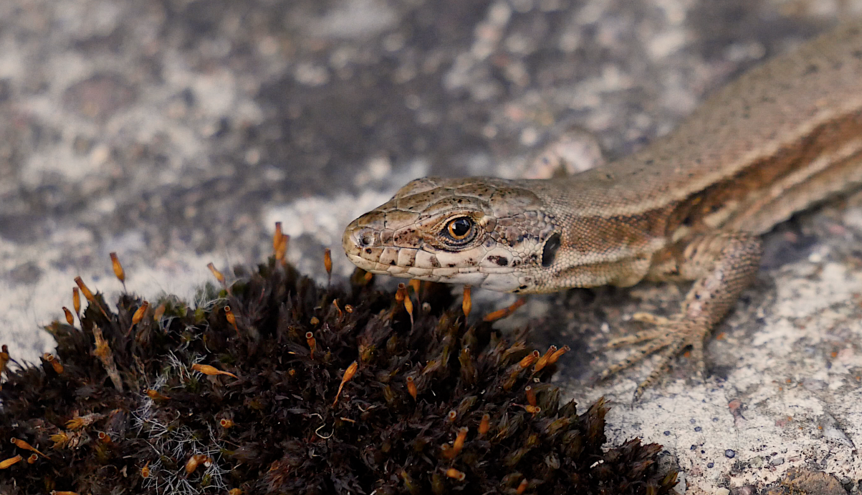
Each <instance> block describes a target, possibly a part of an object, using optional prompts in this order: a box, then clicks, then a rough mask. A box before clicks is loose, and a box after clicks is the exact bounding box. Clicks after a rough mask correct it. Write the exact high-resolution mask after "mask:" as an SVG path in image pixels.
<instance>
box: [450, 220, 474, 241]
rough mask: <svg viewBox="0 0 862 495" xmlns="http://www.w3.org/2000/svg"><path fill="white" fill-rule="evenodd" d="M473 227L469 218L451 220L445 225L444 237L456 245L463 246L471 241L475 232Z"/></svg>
mask: <svg viewBox="0 0 862 495" xmlns="http://www.w3.org/2000/svg"><path fill="white" fill-rule="evenodd" d="M473 226H474V224H473V220H472V219H471V218H470V217H458V218H453V219H452V220H449V223H447V224H446V228H445V229H444V235H446V237H448V238H449V239H451V240H453V241H455V242H456V243H458V244H463V243H466V242H469V241H470V240H471V239H472V237H473V234H474V232H475V229H474V228H473Z"/></svg>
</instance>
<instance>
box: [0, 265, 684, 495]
mask: <svg viewBox="0 0 862 495" xmlns="http://www.w3.org/2000/svg"><path fill="white" fill-rule="evenodd" d="M235 275H236V277H237V280H238V281H237V282H236V283H234V284H233V285H232V286H230V287H229V289H230V290H229V291H228V290H226V289H227V287H224V288H217V287H215V286H212V285H209V286H205V287H204V288H203V289H201V291H200V292H199V293H198V295H197V296H196V300H197V301H199V303H198V305H197V306H196V307H194V306H191V305H189V304H187V303H185V302H183V301H180V300H179V299H177V298H175V297H170V296H169V297H164V298H162V299H161V300H159V301H155V302H151V303H149V304H147V305H146V306H144V308H145V309H143V310H141V307H142V305H144V301H143V300H142V299H141V298H140V297H137V296H134V295H131V294H123V295H121V296H120V297H119V299H118V300H117V301H116V304H115V305H114V306H113V307H115V308H116V310H113V311H112V310H111V307H112V306H111V305H109V304H107V303H106V301H104V299H103V298H102V296H101V295H100V294H95V295H91V297H90V299H91V300H90V302H89V304H88V306H87V308H86V310H84V312H83V313H82V314H81V317H80V319H79V322H78V324H77V325H72V324H67V323H60V322H54V323H53V324H51V325H50V326H49V327H48V331H49V332H51V334H52V335H53V336H54V338H55V339H56V341H57V351H56V356H45V358H44V359H42V361H41V363H39V364H37V365H29V364H24V365H21V366H9V367H7V370H6V371H5V376H6V380H5V382H4V383H3V384H2V390H0V400H2V411H0V438H3V439H7V438H14V439H16V440H17V441H18V443H13V442H8V441H4V442H0V461H2V460H4V459H13V458H15V456H17V455H21V457H22V460H21V461H20V462H17V463H14V464H12V465H10V466H9V467H7V468H6V469H5V470H2V471H0V492H2V493H9V494H18V493H46V492H50V491H51V490H58V491H64V490H68V491H75V492H77V493H82V494H83V493H92V494H109V493H112V494H115V493H141V492H145V493H225V492H227V491H228V490H231V489H233V490H237V489H240V490H242V493H248V494H250V493H274V494H275V493H278V494H292V493H296V494H300V493H302V494H330V493H366V494H367V493H372V492H374V493H377V494H380V495H382V494H396V493H398V494H400V493H410V494H420V493H422V494H425V493H431V494H441V493H454V492H463V493H513V494H514V493H547V494H557V493H559V494H663V493H669V491H670V488H671V487H672V486H673V485H674V484H675V478H676V473H675V472H671V473H668V474H665V473H662V472H659V470H658V468H657V466H656V462H657V455H658V453H659V450H660V446H658V445H655V444H651V445H642V444H641V443H640V442H639V441H638V440H631V441H629V442H627V443H625V444H624V445H622V446H619V447H614V448H610V449H608V450H606V451H604V450H602V445H603V444H604V443H605V435H604V426H605V423H604V416H605V413H606V412H607V409H606V407H605V406H604V404H603V402H602V401H599V402H598V403H596V404H593V405H592V406H591V407H589V408H588V409H587V410H586V411H585V412H583V413H581V414H578V413H577V410H576V407H575V404H574V403H571V402H570V403H567V404H560V390H559V389H558V388H557V387H555V386H553V385H551V384H550V383H549V378H550V377H551V375H552V373H553V368H554V366H553V365H547V366H545V367H544V368H541V369H538V370H537V368H539V367H540V366H537V363H538V362H539V360H538V359H537V357H538V358H540V357H541V356H542V354H540V353H537V352H535V351H533V350H532V349H531V348H530V347H529V345H528V344H527V342H526V337H527V335H526V332H525V331H521V332H516V333H514V334H512V335H509V336H506V337H503V336H501V335H500V334H499V333H498V332H497V331H496V330H494V328H493V326H492V324H490V323H484V322H479V323H476V324H472V325H467V324H465V318H464V316H463V313H461V311H460V307H459V308H455V307H454V306H453V304H452V303H453V301H452V300H451V296H450V295H449V291H448V290H446V289H444V288H440V287H439V286H434V285H430V284H428V285H424V286H423V287H422V289H421V291H420V293H419V294H411V296H410V297H411V299H410V300H411V302H413V310H412V314H410V313H408V311H407V310H406V309H405V305H404V303H403V299H402V298H401V296H404V294H405V291H402V292H401V293H400V296H399V297H393V296H392V295H391V294H386V293H383V292H380V291H377V290H375V289H373V287H371V284H366V283H365V279H364V278H363V277H361V276H355V277H353V279H352V282H351V284H350V286H349V287H347V288H346V289H345V288H341V287H334V286H333V287H331V288H325V287H320V286H317V285H316V284H314V283H313V282H312V281H311V280H309V279H308V278H306V277H303V276H301V275H299V274H298V273H297V272H296V271H295V270H294V269H293V268H292V267H290V266H289V265H283V264H281V263H278V262H276V261H275V259H271V260H270V261H269V262H268V263H265V264H263V265H261V266H259V267H258V269H257V270H255V271H253V272H251V273H246V271H245V270H244V269H242V268H238V269H236V270H235ZM359 275H361V274H359ZM82 290H83V286H82ZM83 292H84V294H85V295H86V294H87V293H88V291H86V290H83ZM400 301H401V302H400ZM72 322H73V323H75V321H74V320H72ZM100 333H101V335H102V336H103V337H102V338H103V342H101V343H99V338H98V335H99V334H100ZM550 355H551V353H546V355H545V357H546V358H547V357H549V356H550ZM352 369H353V370H355V374H353V376H350V371H351V370H352ZM345 377H346V378H347V379H345ZM413 387H415V389H414V388H413ZM528 390H529V391H528ZM414 393H415V398H414ZM22 442H26V443H25V444H23V445H26V446H30V447H32V448H34V449H38V450H39V452H40V453H43V454H44V456H42V455H39V454H35V453H34V452H32V451H30V450H28V449H27V448H26V447H22ZM31 455H33V456H35V459H34V458H30V460H32V461H34V462H32V463H28V462H27V460H28V457H29V456H31ZM231 493H237V492H236V491H234V492H231Z"/></svg>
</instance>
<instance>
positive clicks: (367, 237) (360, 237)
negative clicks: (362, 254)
mask: <svg viewBox="0 0 862 495" xmlns="http://www.w3.org/2000/svg"><path fill="white" fill-rule="evenodd" d="M356 244H358V245H359V247H361V248H365V247H369V246H371V245H373V244H374V231H373V230H371V229H362V230H360V231H359V232H357V233H356Z"/></svg>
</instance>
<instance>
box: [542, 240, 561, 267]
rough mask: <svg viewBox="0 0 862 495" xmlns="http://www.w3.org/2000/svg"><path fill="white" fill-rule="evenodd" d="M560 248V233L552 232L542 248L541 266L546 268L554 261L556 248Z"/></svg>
mask: <svg viewBox="0 0 862 495" xmlns="http://www.w3.org/2000/svg"><path fill="white" fill-rule="evenodd" d="M559 249H560V233H559V232H554V235H552V236H551V237H549V238H548V240H547V241H545V247H544V248H542V266H543V267H545V268H547V267H549V266H551V265H552V264H553V263H554V258H556V257H557V250H559Z"/></svg>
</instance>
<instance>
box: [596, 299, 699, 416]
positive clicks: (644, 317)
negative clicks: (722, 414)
mask: <svg viewBox="0 0 862 495" xmlns="http://www.w3.org/2000/svg"><path fill="white" fill-rule="evenodd" d="M633 318H634V319H635V320H636V321H640V322H643V323H647V324H651V325H654V326H655V327H656V328H653V329H650V330H643V331H640V332H637V333H635V334H633V335H628V336H625V337H620V338H616V339H613V340H611V341H610V342H608V344H607V347H608V348H620V347H627V346H633V345H636V344H643V345H641V346H640V347H638V348H636V349H635V350H634V352H633V353H632V354H631V355H630V356H628V357H627V358H625V359H624V360H622V361H619V362H617V363H616V364H613V365H611V366H609V367H608V368H606V369H605V370H604V371H603V372H602V373H601V374H600V375H599V381H601V380H604V379H605V378H607V377H609V376H611V375H614V374H616V373H618V372H620V371H622V370H624V369H626V368H629V367H631V366H633V365H635V364H637V363H639V362H641V361H643V360H644V359H645V358H647V357H648V356H650V355H652V354H655V353H659V354H660V356H661V359H660V360H659V362H658V364H657V365H656V367H655V368H654V369H653V371H652V372H651V373H650V374H649V376H648V377H647V378H646V379H645V380H644V381H642V382H641V383H640V384H639V385H638V388H637V390H636V391H635V395H634V398H635V400H637V399H639V398H640V397H641V396H642V395H643V393H644V391H645V390H646V389H647V388H648V387H649V386H651V385H652V384H653V383H655V381H656V380H658V378H659V377H661V375H662V374H663V373H665V372H666V371H667V369H668V368H669V367H670V363H671V361H672V360H673V358H675V357H676V356H677V355H678V354H680V353H681V352H682V351H683V350H684V349H686V348H688V347H691V356H692V359H693V360H694V362H695V365H696V369H697V371H698V374H699V375H701V376H702V375H703V370H704V369H705V365H704V360H703V343H704V340H705V339H706V337H707V335H708V334H709V327H708V326H707V325H705V324H703V322H701V321H698V320H696V319H682V318H674V319H669V318H664V317H661V316H655V315H652V314H649V313H636V314H635V315H634V316H633Z"/></svg>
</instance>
